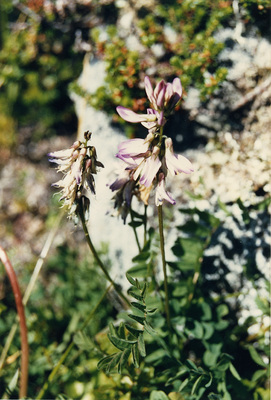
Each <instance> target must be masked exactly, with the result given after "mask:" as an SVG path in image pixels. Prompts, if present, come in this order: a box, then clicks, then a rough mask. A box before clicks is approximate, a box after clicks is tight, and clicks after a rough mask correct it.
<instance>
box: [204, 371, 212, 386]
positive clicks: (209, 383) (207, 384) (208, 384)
mask: <svg viewBox="0 0 271 400" xmlns="http://www.w3.org/2000/svg"><path fill="white" fill-rule="evenodd" d="M209 374H210V379H209V381H208V382H207V383H206V385H205V387H206V388H208V387H210V386H211V384H212V382H213V376H212V374H211V373H210V372H209Z"/></svg>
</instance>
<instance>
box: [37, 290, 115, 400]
mask: <svg viewBox="0 0 271 400" xmlns="http://www.w3.org/2000/svg"><path fill="white" fill-rule="evenodd" d="M109 288H110V286H109V287H108V288H107V290H106V291H105V292H104V293H103V295H102V297H101V298H100V300H99V302H98V303H97V304H96V306H95V307H94V309H93V310H92V311H91V313H90V314H89V316H88V317H87V318H86V320H85V322H84V323H83V325H82V328H81V329H80V330H78V331H77V332H75V333H74V335H73V337H74V336H75V335H76V333H78V332H81V331H83V330H84V329H85V328H86V326H87V325H88V323H89V322H90V321H91V319H92V318H93V317H94V315H95V314H96V312H97V310H98V307H99V306H100V305H101V303H102V301H103V300H104V298H105V296H106V295H107V293H108V290H109ZM74 344H75V342H74V340H73V341H72V342H71V343H70V344H69V346H68V347H67V349H66V351H65V352H64V353H63V354H62V356H61V357H60V359H59V361H58V363H57V364H56V366H55V367H54V369H53V371H52V372H51V373H50V375H49V377H48V379H47V381H46V382H45V383H44V385H43V386H42V388H41V390H40V392H39V394H38V396H37V397H36V399H37V400H39V399H42V397H43V395H44V393H45V392H46V390H47V389H48V387H49V384H50V383H51V382H52V381H53V379H54V377H55V376H56V374H57V372H58V370H59V368H60V367H61V365H62V364H63V363H64V361H65V360H66V358H67V357H68V355H69V354H70V352H71V350H72V348H73V346H74Z"/></svg>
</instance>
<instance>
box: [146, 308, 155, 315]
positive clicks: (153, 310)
mask: <svg viewBox="0 0 271 400" xmlns="http://www.w3.org/2000/svg"><path fill="white" fill-rule="evenodd" d="M156 310H157V307H156V308H151V309H150V310H147V313H148V314H154V313H155V311H156Z"/></svg>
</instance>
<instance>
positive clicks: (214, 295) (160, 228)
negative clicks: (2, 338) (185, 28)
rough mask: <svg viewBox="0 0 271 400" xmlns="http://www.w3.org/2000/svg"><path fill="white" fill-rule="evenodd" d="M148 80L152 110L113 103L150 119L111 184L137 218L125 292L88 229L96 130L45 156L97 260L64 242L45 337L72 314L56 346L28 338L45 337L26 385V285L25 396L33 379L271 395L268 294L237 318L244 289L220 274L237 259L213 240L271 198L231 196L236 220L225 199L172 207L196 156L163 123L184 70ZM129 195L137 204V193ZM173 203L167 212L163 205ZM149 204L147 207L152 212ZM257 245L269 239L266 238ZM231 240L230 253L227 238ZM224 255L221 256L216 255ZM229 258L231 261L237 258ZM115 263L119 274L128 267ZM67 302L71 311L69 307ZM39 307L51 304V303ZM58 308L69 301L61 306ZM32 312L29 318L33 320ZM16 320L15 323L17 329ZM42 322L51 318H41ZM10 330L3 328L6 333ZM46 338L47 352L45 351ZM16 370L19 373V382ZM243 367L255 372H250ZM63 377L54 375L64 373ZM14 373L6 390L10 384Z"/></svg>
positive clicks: (173, 396)
mask: <svg viewBox="0 0 271 400" xmlns="http://www.w3.org/2000/svg"><path fill="white" fill-rule="evenodd" d="M145 87H146V92H147V95H148V98H149V100H150V103H151V107H152V108H149V109H148V110H147V113H146V114H136V113H134V112H133V111H131V110H129V109H126V108H123V107H121V106H119V107H118V108H117V111H118V113H119V114H120V115H121V116H122V117H123V118H125V119H127V121H129V122H132V123H136V122H138V123H141V124H143V126H144V127H145V128H146V129H147V131H146V137H145V138H133V139H130V140H125V141H124V142H122V143H121V144H120V145H119V147H118V151H117V154H116V156H117V158H118V160H119V162H120V163H121V164H122V166H123V169H122V172H121V173H120V174H119V176H118V177H117V179H115V181H114V182H113V183H111V184H109V185H108V186H109V188H110V190H111V191H112V192H113V193H114V195H113V196H114V197H113V199H114V202H115V204H114V206H115V209H116V211H117V214H120V215H121V217H122V219H123V221H124V223H126V221H127V220H128V221H129V217H130V221H129V222H128V225H130V226H131V227H132V229H133V232H134V235H135V241H136V245H137V248H138V253H137V255H136V256H135V257H133V259H132V266H131V265H129V266H128V267H127V268H126V278H127V280H128V284H129V289H128V290H127V292H124V289H123V284H124V282H123V279H121V284H122V285H119V284H117V282H116V280H115V279H114V278H112V276H111V271H110V266H109V264H110V263H108V262H107V261H108V260H107V259H106V257H105V254H104V253H102V252H101V251H97V250H96V248H95V246H94V244H93V242H92V239H91V237H90V233H89V228H88V224H87V218H88V216H89V214H90V213H91V201H92V197H93V196H94V195H95V193H96V188H95V179H96V178H97V179H99V174H98V173H99V169H100V168H102V167H103V164H102V163H101V162H100V161H99V160H98V157H97V152H96V149H95V147H94V146H93V145H92V141H91V139H92V135H91V133H90V132H85V135H84V140H83V141H76V142H75V143H74V144H73V145H72V146H71V147H70V148H68V149H65V150H60V151H56V152H52V153H49V159H50V161H51V162H54V163H56V164H57V171H58V172H59V173H62V174H63V176H62V179H60V180H59V181H58V182H56V183H54V184H53V186H55V187H57V188H59V189H60V193H61V197H60V198H61V201H62V203H63V208H64V209H67V211H68V215H69V218H73V219H74V220H75V221H76V222H78V221H81V222H82V227H83V230H84V234H85V239H86V242H87V244H88V246H89V249H90V251H91V253H92V255H93V261H92V262H90V260H89V258H88V260H87V263H86V266H85V268H81V266H80V262H79V259H80V258H82V254H81V249H80V250H79V251H78V259H77V260H76V261H75V259H74V258H72V257H71V254H70V256H69V253H68V256H67V254H66V253H64V257H65V258H64V257H63V255H61V257H62V258H61V257H60V258H57V261H59V260H60V261H61V263H60V264H63V265H64V268H63V270H60V271H57V275H58V278H59V282H60V280H61V281H66V280H67V281H69V279H70V283H71V282H72V284H71V285H70V286H68V290H67V286H66V285H65V286H63V285H62V284H59V285H58V284H57V285H56V284H55V283H54V291H53V292H50V301H51V298H54V302H55V303H56V304H54V305H55V307H54V310H56V312H57V317H55V315H53V319H51V320H50V323H51V325H52V320H53V321H54V325H53V329H49V333H48V336H49V338H50V340H51V333H52V331H53V334H54V331H55V325H56V324H57V323H59V324H61V335H62V333H63V321H64V320H65V318H66V319H68V320H69V321H70V317H71V321H70V322H69V324H68V326H67V329H66V330H65V332H64V334H63V339H61V340H62V342H61V343H60V344H59V345H57V347H56V346H55V343H54V344H53V345H52V346H48V348H46V345H47V342H46V343H44V337H43V336H42V339H39V337H38V336H39V335H38V334H36V335H35V336H34V335H30V340H31V342H30V344H31V346H32V348H33V346H34V345H35V344H36V340H41V341H40V343H39V344H40V347H41V348H42V351H41V355H40V351H39V353H38V356H37V357H36V356H34V357H36V358H34V357H33V351H32V352H31V353H30V357H32V358H34V360H33V362H32V358H31V368H30V379H29V381H30V382H31V385H29V388H28V385H27V382H28V380H27V378H28V370H27V368H28V346H27V335H26V329H27V327H26V323H25V318H24V314H23V312H22V310H23V304H26V301H27V300H25V297H24V299H23V300H22V301H20V302H18V304H19V307H18V309H20V312H18V315H19V317H20V330H21V337H22V358H21V360H22V361H21V364H22V367H21V369H22V373H21V376H20V381H19V382H20V386H21V389H20V392H19V393H20V397H26V395H27V388H28V389H29V391H30V390H31V394H33V396H32V397H33V398H37V399H42V398H44V395H45V393H46V394H49V392H50V395H51V396H52V397H55V398H57V399H59V400H61V399H63V396H62V394H60V392H65V394H67V396H68V398H82V399H84V400H85V399H89V398H97V399H116V398H119V399H120V400H128V399H129V400H139V399H150V400H156V399H162V400H168V399H169V400H207V399H208V400H224V399H227V400H233V399H238V400H239V398H240V400H246V399H247V398H249V396H250V394H252V393H253V398H255V399H256V398H257V400H266V399H267V395H268V391H269V390H268V388H263V387H261V386H263V384H264V383H265V382H266V381H267V379H268V375H269V371H268V367H267V363H266V359H267V354H268V352H267V345H266V327H265V325H264V322H265V321H266V320H265V319H264V318H265V317H263V316H264V315H267V314H268V312H269V310H268V309H267V304H268V302H267V301H266V300H265V299H263V298H261V297H260V294H259V296H258V298H257V302H258V304H259V308H261V310H262V314H261V316H260V317H259V315H257V317H256V318H255V317H252V316H251V315H250V316H249V317H248V318H247V319H246V320H245V322H244V323H242V324H240V323H239V320H238V317H237V316H238V314H239V313H240V305H239V303H238V302H237V301H235V299H239V296H240V297H241V296H243V293H242V291H241V289H239V288H237V285H236V282H234V285H232V287H231V286H230V285H229V284H228V282H226V278H225V276H224V275H226V273H225V271H226V272H227V268H228V267H229V265H230V264H227V265H226V261H225V260H226V257H225V258H222V256H221V257H220V255H218V254H217V247H218V243H217V241H218V239H219V238H220V237H221V240H222V247H218V252H220V251H223V249H225V247H223V246H224V245H225V243H226V244H227V245H228V242H225V237H226V233H227V232H229V225H227V224H225V221H227V218H231V219H232V221H234V222H235V223H236V224H237V228H238V229H237V230H238V234H239V232H240V231H241V228H242V227H244V226H245V229H249V226H250V229H251V230H254V229H255V215H256V214H257V213H258V214H257V215H259V214H260V213H262V212H263V210H266V207H267V205H268V204H270V202H269V203H268V202H267V200H264V201H263V202H262V203H259V204H257V205H256V206H255V207H251V206H249V207H247V206H246V205H244V204H243V203H242V201H241V200H238V202H237V203H236V204H235V206H237V207H238V210H239V211H238V218H239V220H238V218H237V217H236V216H237V214H236V215H231V213H230V212H229V209H228V208H227V207H226V205H225V204H223V203H221V202H220V204H219V206H220V208H221V210H220V211H222V210H223V212H224V213H225V218H224V217H221V212H220V213H219V215H217V214H215V215H214V214H212V213H211V212H210V211H209V210H208V211H202V209H199V208H197V207H196V206H195V207H194V208H186V209H180V208H179V209H178V210H177V207H171V205H175V204H178V203H179V200H178V199H174V198H173V194H174V192H173V190H172V192H173V194H171V193H170V192H169V191H168V188H167V186H168V183H169V182H168V177H169V175H172V176H173V177H176V175H179V174H181V173H184V174H190V173H191V172H193V167H192V164H191V162H190V161H189V160H188V159H186V158H185V157H184V156H182V155H179V154H175V153H174V150H173V141H172V138H171V137H168V136H167V135H166V128H167V125H166V122H167V119H168V118H169V116H170V114H171V113H173V112H174V107H176V106H177V105H179V102H180V100H181V95H182V91H181V85H180V80H179V79H178V78H175V79H174V81H173V83H172V84H171V83H165V82H164V81H161V82H159V83H158V84H157V85H156V86H155V88H154V89H153V88H152V86H151V83H150V80H149V78H147V77H146V78H145ZM177 179H180V177H178V178H177ZM180 181H181V179H180ZM134 198H135V200H137V201H138V202H139V207H136V205H135V204H134V202H133V199H134ZM140 203H141V204H142V203H143V206H140ZM164 203H165V204H164ZM166 205H168V207H167V209H166V212H167V213H164V214H163V211H162V210H164V208H163V207H165V206H166ZM151 207H152V209H151V212H147V210H148V211H150V210H149V208H151ZM143 208H144V213H142V209H143ZM173 212H174V214H173ZM179 212H181V213H182V218H181V221H182V222H181V225H179V223H178V226H176V228H177V229H174V228H173V229H174V230H172V231H171V232H170V234H171V238H172V233H173V234H174V235H175V239H176V240H175V241H174V243H173V245H172V247H171V248H169V246H168V244H169V243H166V240H167V238H168V233H169V232H168V231H166V230H165V229H164V227H168V226H169V224H171V223H172V225H173V223H174V222H176V220H175V217H178V216H179V214H178V213H179ZM148 214H149V216H148ZM150 214H151V217H150ZM157 214H158V221H156V216H157ZM168 217H169V218H168ZM223 218H224V220H223ZM223 224H225V227H224V228H223ZM231 226H232V225H231ZM121 228H123V229H125V228H126V227H121ZM155 228H157V232H156V229H155ZM257 228H258V227H257ZM266 230H267V229H266ZM93 231H94V232H95V229H94V230H93ZM230 233H231V232H230ZM248 237H250V236H246V238H248ZM52 240H53V239H52ZM245 242H246V244H248V246H247V248H244V249H243V254H242V255H241V258H240V259H241V261H242V263H243V262H244V260H245V257H246V254H248V252H250V253H249V254H250V258H249V259H248V260H247V264H246V265H245V267H246V268H244V271H245V270H247V271H248V272H246V271H245V272H243V273H242V274H241V277H240V282H241V281H242V280H243V277H244V276H246V277H249V276H250V279H252V280H253V284H255V283H254V279H255V281H257V279H258V278H257V276H256V277H254V275H252V273H251V270H252V268H253V263H254V264H255V265H256V263H257V262H256V259H257V258H259V257H258V254H257V251H256V249H254V250H251V249H249V250H248V247H249V246H251V242H250V241H247V240H246V241H245ZM248 242H249V243H248ZM166 244H167V246H166ZM212 244H213V246H212V247H211V245H212ZM230 244H231V243H230ZM261 245H262V246H264V241H262V242H261ZM266 249H267V248H265V250H266ZM0 250H1V248H0ZM210 250H212V251H214V250H215V251H216V253H213V252H212V251H211V252H210ZM226 250H227V252H228V253H229V251H228V250H229V249H228V248H227V249H226ZM239 250H240V249H239V248H238V251H239ZM61 251H62V250H60V253H61ZM230 253H231V255H232V257H233V258H235V257H236V256H237V254H236V251H235V252H234V248H233V247H231V252H230ZM252 253H253V254H254V258H253V256H252V255H251V254H252ZM169 254H170V255H169ZM225 254H226V253H225ZM243 256H244V257H243ZM1 260H2V262H3V263H4V265H5V267H6V269H7V271H8V272H9V275H10V276H11V282H13V287H14V288H15V289H14V288H13V290H14V294H15V296H17V298H18V299H20V296H19V288H18V285H17V284H16V285H15V284H14V282H15V276H16V275H15V273H14V272H13V273H11V265H10V263H9V261H8V258H7V256H6V254H5V253H4V252H3V251H2V254H1ZM43 260H44V254H42V261H43ZM39 261H40V260H39ZM116 261H118V260H116ZM76 262H77V264H76ZM217 262H220V263H221V264H220V265H219V267H217ZM52 263H53V264H54V268H55V265H56V264H58V262H56V261H55V260H52ZM223 263H225V265H224V264H223ZM69 264H70V265H69ZM74 264H76V269H75V268H74ZM233 264H234V267H236V263H233ZM67 266H70V267H71V268H66V267H67ZM98 267H99V268H100V270H101V272H102V273H103V275H104V276H105V278H106V280H107V281H108V282H109V285H108V287H107V288H106V286H105V284H104V282H103V281H104V280H102V279H101V277H100V276H99V271H97V268H98ZM255 269H256V267H255ZM117 271H118V272H117V273H118V274H119V275H121V268H118V270H117ZM245 273H247V275H245ZM91 274H92V275H91ZM33 275H36V274H33ZM48 275H49V274H48ZM89 277H90V278H89ZM225 282H226V283H225ZM259 286H260V285H259ZM255 287H256V284H255ZM82 288H84V289H85V291H83V294H82V295H81V290H79V289H82ZM240 288H241V286H240ZM61 290H62V291H63V293H64V297H63V299H64V300H63V301H64V304H65V307H63V303H62V304H61V306H62V307H59V303H58V299H59V292H61ZM239 291H240V293H241V294H240V293H239ZM78 292H79V293H80V295H79V296H78ZM94 292H96V293H98V298H99V300H98V301H97V299H96V298H95V303H94V304H95V306H94V307H93V308H92V307H90V304H91V305H92V304H93V297H92V295H93V293H94ZM101 292H103V293H101ZM80 296H81V297H80ZM83 297H84V301H83V299H82V298H83ZM90 299H91V300H90ZM233 299H234V301H232V300H233ZM47 305H48V303H47ZM69 305H70V309H71V310H72V314H71V315H70V314H65V316H63V315H64V313H65V312H66V311H67V309H68V308H69ZM44 308H45V309H46V312H47V311H48V310H47V307H44ZM61 308H62V309H63V308H65V310H64V312H63V314H61V317H59V309H61ZM89 310H90V311H89ZM105 316H106V318H105V320H104V317H105ZM80 318H82V319H83V321H82V320H80ZM113 319H114V320H115V321H114V323H113V322H112V321H113ZM39 320H40V318H37V319H33V322H32V323H33V325H35V326H36V324H38V326H39V327H40V326H42V327H43V326H44V325H43V324H44V320H43V319H42V318H41V321H39ZM251 321H253V322H251ZM90 322H91V323H90ZM27 323H28V325H30V324H31V321H30V320H29V321H27ZM257 323H258V325H257V326H258V329H259V334H258V336H257V337H256V336H255V335H251V334H249V332H248V329H249V328H250V327H251V328H255V326H256V324H257ZM105 324H106V325H108V326H105ZM253 324H254V325H253ZM251 325H252V326H251ZM12 331H13V334H14V333H15V330H14V329H13V330H12ZM43 331H46V330H45V329H44V328H43ZM105 333H106V334H105ZM58 334H59V332H58ZM11 340H12V339H10V337H8V339H7V343H11ZM55 340H56V339H55ZM49 343H50V341H49ZM43 349H45V350H44V352H45V354H46V356H48V357H44V354H43ZM3 353H5V349H3V352H2V354H1V357H0V370H1V369H2V367H3V365H4V360H5V357H3ZM60 354H61V356H60ZM240 354H241V355H242V357H244V358H245V359H246V360H248V362H247V363H246V365H245V370H243V374H242V373H241V372H240V371H242V365H243V359H242V357H239V355H240ZM15 356H16V353H15ZM49 356H50V357H49ZM58 356H59V357H58ZM45 358H46V361H45V365H44V360H45ZM56 358H58V362H56ZM13 359H14V355H12V356H11V357H9V358H8V360H9V361H10V360H13ZM79 359H80V361H78V360H79ZM41 360H42V362H41ZM94 364H95V366H94ZM32 365H33V366H34V367H35V368H32ZM36 366H38V367H39V368H40V369H41V371H42V372H41V373H43V374H47V371H48V370H49V369H52V371H51V373H50V374H49V376H48V378H47V379H46V380H45V382H44V383H43V385H42V382H43V381H42V380H39V383H38V384H37V387H34V385H33V383H32V382H35V381H33V377H35V378H36V376H37V373H36ZM42 368H43V369H42ZM16 374H17V373H16ZM90 375H91V379H89V376H90ZM16 376H18V374H17V375H16ZM16 376H15V377H14V378H12V382H11V383H12V384H13V387H14V383H13V382H14V381H15V379H16ZM242 376H244V378H243V377H242ZM247 376H250V377H251V379H250V381H249V380H248V379H247ZM56 377H59V379H58V382H56V379H55V378H56ZM1 378H2V377H1ZM42 378H43V375H42ZM43 379H44V378H43ZM1 382H2V381H0V383H1ZM67 382H68V383H67ZM71 382H72V387H71V385H70V384H71ZM11 383H10V385H9V386H8V389H7V391H6V393H7V395H8V394H9V391H12V385H11ZM15 384H16V383H15ZM10 388H11V389H10ZM37 388H38V393H37ZM240 388H241V389H240ZM259 389H260V390H259ZM240 393H241V395H240ZM243 394H244V395H243ZM240 396H241V397H240ZM4 397H5V398H6V397H7V396H6V395H5V396H4ZM28 398H29V396H28Z"/></svg>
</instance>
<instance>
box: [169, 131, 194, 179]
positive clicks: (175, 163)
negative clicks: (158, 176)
mask: <svg viewBox="0 0 271 400" xmlns="http://www.w3.org/2000/svg"><path fill="white" fill-rule="evenodd" d="M165 164H166V168H167V170H168V171H169V172H170V174H171V175H177V174H178V173H180V172H184V173H185V174H190V173H191V172H193V171H194V168H193V166H192V164H191V162H190V161H189V160H188V159H187V158H185V157H184V156H181V155H180V154H175V153H174V152H173V144H172V140H171V138H166V139H165Z"/></svg>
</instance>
